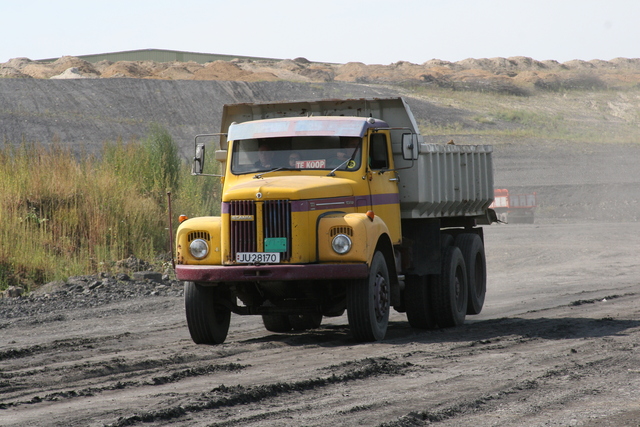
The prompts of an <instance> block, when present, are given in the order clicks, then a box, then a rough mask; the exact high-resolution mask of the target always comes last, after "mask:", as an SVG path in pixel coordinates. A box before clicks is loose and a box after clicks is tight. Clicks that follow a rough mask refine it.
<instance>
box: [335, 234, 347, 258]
mask: <svg viewBox="0 0 640 427" xmlns="http://www.w3.org/2000/svg"><path fill="white" fill-rule="evenodd" d="M331 247H332V248H333V250H334V251H335V252H336V253H337V254H340V255H344V254H346V253H347V252H349V251H350V250H351V239H350V238H349V236H347V235H344V234H338V235H337V236H336V237H334V238H333V240H332V241H331Z"/></svg>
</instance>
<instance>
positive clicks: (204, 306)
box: [184, 282, 231, 345]
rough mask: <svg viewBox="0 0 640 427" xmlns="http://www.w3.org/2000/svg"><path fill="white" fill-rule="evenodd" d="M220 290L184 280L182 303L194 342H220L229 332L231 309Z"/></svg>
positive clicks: (212, 343) (211, 343)
mask: <svg viewBox="0 0 640 427" xmlns="http://www.w3.org/2000/svg"><path fill="white" fill-rule="evenodd" d="M224 298H225V296H224V294H223V293H222V292H220V290H218V289H216V288H213V287H210V286H202V285H198V284H197V283H194V282H184V303H185V310H186V314H187V325H188V326H189V333H190V334H191V339H192V340H193V342H194V343H196V344H210V345H214V344H222V343H223V342H224V340H225V339H226V338H227V333H228V332H229V323H230V321H231V310H230V309H229V308H227V307H225V306H224V305H223V304H222V303H223V301H224Z"/></svg>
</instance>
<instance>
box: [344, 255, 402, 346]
mask: <svg viewBox="0 0 640 427" xmlns="http://www.w3.org/2000/svg"><path fill="white" fill-rule="evenodd" d="M390 297H391V283H390V282H389V270H388V269H387V262H386V260H385V258H384V255H382V253H381V252H376V253H375V254H374V255H373V260H372V261H371V268H370V269H369V277H368V278H367V279H363V280H355V281H353V282H352V283H350V284H349V286H348V288H347V318H348V319H349V327H350V329H351V333H352V334H353V337H354V338H355V339H356V341H360V342H369V341H380V340H382V339H384V336H385V335H386V333H387V326H388V325H389V309H390V304H389V303H390Z"/></svg>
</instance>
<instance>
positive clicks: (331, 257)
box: [317, 212, 389, 265]
mask: <svg viewBox="0 0 640 427" xmlns="http://www.w3.org/2000/svg"><path fill="white" fill-rule="evenodd" d="M337 234H345V235H347V236H348V237H349V238H350V239H351V242H352V247H351V250H350V251H349V252H347V253H346V254H344V255H340V254H337V253H336V252H335V251H334V250H333V249H332V248H331V241H332V240H333V238H334V237H335V236H336V235H337ZM383 235H386V236H388V235H389V228H388V227H387V225H386V224H385V222H384V221H383V220H382V219H381V218H380V217H378V216H374V217H373V220H371V219H370V218H369V217H368V216H367V215H366V214H364V213H343V212H333V213H329V214H327V215H325V216H322V217H320V218H318V225H317V236H318V238H317V243H318V247H317V259H318V261H319V262H366V263H367V265H371V261H372V259H373V255H374V253H375V250H376V245H377V244H378V241H379V240H380V237H381V236H383Z"/></svg>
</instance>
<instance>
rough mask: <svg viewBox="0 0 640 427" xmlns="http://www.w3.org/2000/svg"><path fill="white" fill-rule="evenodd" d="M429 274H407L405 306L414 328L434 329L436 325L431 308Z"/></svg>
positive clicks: (408, 318)
mask: <svg viewBox="0 0 640 427" xmlns="http://www.w3.org/2000/svg"><path fill="white" fill-rule="evenodd" d="M429 282H430V280H429V276H415V275H412V276H407V278H406V281H405V289H404V307H405V309H406V311H407V320H409V324H410V325H411V327H412V328H417V329H433V328H435V327H436V322H435V319H434V318H433V313H432V309H431V300H430V297H431V296H430V291H429Z"/></svg>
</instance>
